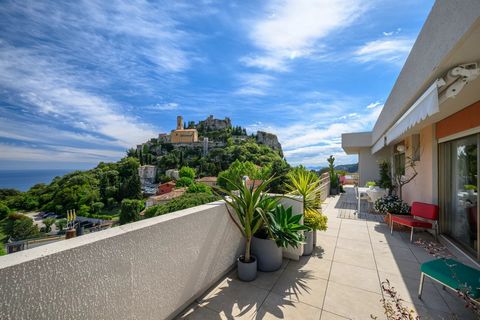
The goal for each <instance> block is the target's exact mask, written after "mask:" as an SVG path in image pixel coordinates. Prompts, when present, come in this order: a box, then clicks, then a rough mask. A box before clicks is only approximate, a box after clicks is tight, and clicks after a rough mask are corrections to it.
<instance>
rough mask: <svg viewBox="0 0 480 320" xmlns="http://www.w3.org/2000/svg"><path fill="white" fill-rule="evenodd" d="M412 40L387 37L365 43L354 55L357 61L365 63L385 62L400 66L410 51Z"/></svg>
mask: <svg viewBox="0 0 480 320" xmlns="http://www.w3.org/2000/svg"><path fill="white" fill-rule="evenodd" d="M413 43H414V39H410V38H403V37H397V38H393V37H388V38H385V39H379V40H374V41H370V42H367V43H366V44H365V45H363V46H362V47H360V48H358V49H357V50H356V51H355V52H354V55H355V57H356V59H357V61H360V62H362V63H366V62H387V63H395V64H402V63H403V62H404V61H405V59H406V58H407V56H408V53H409V52H410V50H411V49H412V46H413Z"/></svg>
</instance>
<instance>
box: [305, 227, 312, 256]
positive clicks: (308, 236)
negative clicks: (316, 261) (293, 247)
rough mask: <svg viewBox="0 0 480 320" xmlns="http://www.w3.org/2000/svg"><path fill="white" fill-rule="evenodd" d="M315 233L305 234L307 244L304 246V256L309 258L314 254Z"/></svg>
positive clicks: (308, 232)
mask: <svg viewBox="0 0 480 320" xmlns="http://www.w3.org/2000/svg"><path fill="white" fill-rule="evenodd" d="M313 233H314V231H307V232H305V244H304V245H303V255H304V256H309V255H311V254H312V252H313Z"/></svg>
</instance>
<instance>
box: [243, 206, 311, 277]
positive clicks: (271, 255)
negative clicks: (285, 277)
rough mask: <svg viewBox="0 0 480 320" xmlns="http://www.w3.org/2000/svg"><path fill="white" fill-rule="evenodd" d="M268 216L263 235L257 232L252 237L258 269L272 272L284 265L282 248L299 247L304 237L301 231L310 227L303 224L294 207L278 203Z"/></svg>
mask: <svg viewBox="0 0 480 320" xmlns="http://www.w3.org/2000/svg"><path fill="white" fill-rule="evenodd" d="M272 203H274V202H272ZM269 207H270V206H269ZM267 217H268V222H267V223H266V224H265V225H264V228H262V229H261V230H262V232H261V234H262V235H258V234H257V236H255V237H253V239H252V252H254V253H255V256H256V257H257V264H258V270H260V271H266V272H270V271H276V270H278V269H280V267H281V266H282V248H286V247H288V246H292V247H295V248H297V247H298V245H299V244H301V243H302V241H303V239H304V237H303V235H302V233H301V231H305V230H308V228H307V227H306V226H304V225H302V224H301V220H302V215H301V214H297V215H294V214H293V213H292V207H289V208H285V207H284V206H283V205H280V204H277V205H276V206H275V208H274V210H269V211H268V212H267Z"/></svg>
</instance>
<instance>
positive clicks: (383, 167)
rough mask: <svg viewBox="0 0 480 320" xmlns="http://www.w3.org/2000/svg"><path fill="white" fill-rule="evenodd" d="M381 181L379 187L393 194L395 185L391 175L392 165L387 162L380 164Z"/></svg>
mask: <svg viewBox="0 0 480 320" xmlns="http://www.w3.org/2000/svg"><path fill="white" fill-rule="evenodd" d="M378 168H379V175H380V180H379V181H378V186H379V187H380V188H382V189H385V190H386V191H387V193H388V194H392V192H393V183H392V176H391V174H390V163H389V162H388V161H386V160H384V161H381V162H380V163H379V164H378Z"/></svg>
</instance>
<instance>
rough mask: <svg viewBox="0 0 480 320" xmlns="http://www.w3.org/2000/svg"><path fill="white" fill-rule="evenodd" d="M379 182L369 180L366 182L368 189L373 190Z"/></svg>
mask: <svg viewBox="0 0 480 320" xmlns="http://www.w3.org/2000/svg"><path fill="white" fill-rule="evenodd" d="M376 185H377V184H376V183H375V181H367V183H366V184H365V186H366V187H368V189H370V190H372V189H373V188H375V186H376Z"/></svg>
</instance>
